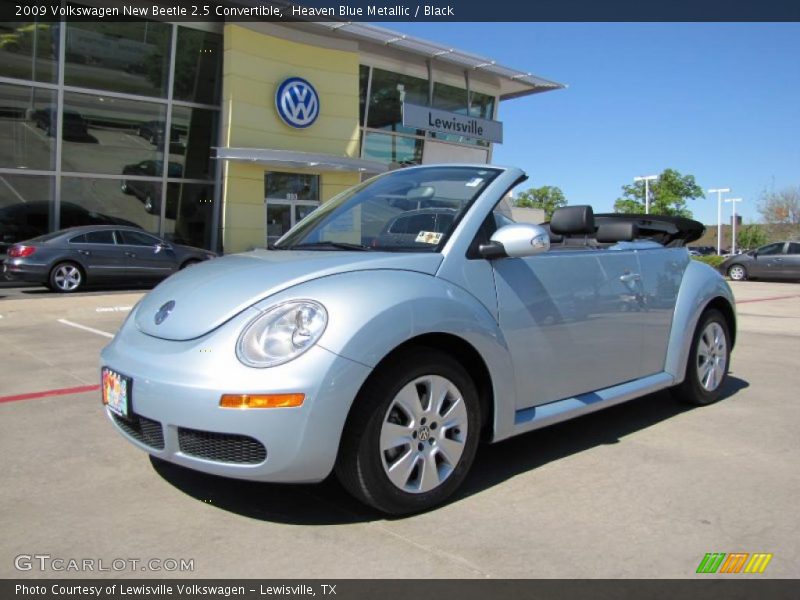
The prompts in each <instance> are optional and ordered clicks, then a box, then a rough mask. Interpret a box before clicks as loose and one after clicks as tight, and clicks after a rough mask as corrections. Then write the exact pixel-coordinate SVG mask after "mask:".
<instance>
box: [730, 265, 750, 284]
mask: <svg viewBox="0 0 800 600" xmlns="http://www.w3.org/2000/svg"><path fill="white" fill-rule="evenodd" d="M728 277H730V278H731V279H733V280H734V281H744V280H745V279H747V269H745V268H744V267H743V266H742V265H731V266H730V267H729V268H728Z"/></svg>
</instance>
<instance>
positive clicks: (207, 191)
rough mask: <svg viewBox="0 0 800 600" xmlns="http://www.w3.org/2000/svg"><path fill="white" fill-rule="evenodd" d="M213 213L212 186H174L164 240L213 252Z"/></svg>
mask: <svg viewBox="0 0 800 600" xmlns="http://www.w3.org/2000/svg"><path fill="white" fill-rule="evenodd" d="M213 212H214V186H213V185H212V184H210V183H209V184H203V183H170V184H169V186H168V188H167V209H166V220H165V221H164V237H166V238H167V239H168V240H170V241H172V242H175V243H176V244H185V245H187V246H195V247H198V248H211V233H212V227H211V225H212V220H213Z"/></svg>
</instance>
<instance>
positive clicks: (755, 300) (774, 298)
mask: <svg viewBox="0 0 800 600" xmlns="http://www.w3.org/2000/svg"><path fill="white" fill-rule="evenodd" d="M789 298H800V294H792V295H791V296H773V297H772V298H755V299H753V300H739V301H738V302H737V303H736V304H747V303H748V302H769V301H770V300H788V299H789Z"/></svg>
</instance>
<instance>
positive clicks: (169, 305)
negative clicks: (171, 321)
mask: <svg viewBox="0 0 800 600" xmlns="http://www.w3.org/2000/svg"><path fill="white" fill-rule="evenodd" d="M173 308H175V300H170V301H169V302H165V303H164V304H162V305H161V308H159V309H158V312H157V313H156V316H155V319H154V321H155V322H156V325H161V324H162V323H163V322H164V319H166V318H167V317H168V316H169V314H170V313H171V312H172V309H173Z"/></svg>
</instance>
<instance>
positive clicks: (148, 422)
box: [112, 413, 164, 450]
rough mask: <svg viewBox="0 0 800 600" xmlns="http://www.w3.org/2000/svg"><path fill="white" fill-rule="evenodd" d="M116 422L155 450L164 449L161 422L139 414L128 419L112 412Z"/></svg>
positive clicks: (129, 433) (136, 438) (126, 431)
mask: <svg viewBox="0 0 800 600" xmlns="http://www.w3.org/2000/svg"><path fill="white" fill-rule="evenodd" d="M112 416H113V417H114V423H116V424H117V427H119V428H120V429H122V431H124V432H125V433H127V434H128V435H129V436H131V437H132V438H133V439H135V440H137V441H139V442H141V443H142V444H144V445H145V446H150V447H151V448H153V449H155V450H163V449H164V429H163V428H162V427H161V423H159V422H158V421H153V420H152V419H148V418H147V417H141V416H137V417H135V420H133V421H127V420H125V419H123V418H122V417H120V416H118V415H115V414H113V413H112Z"/></svg>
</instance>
